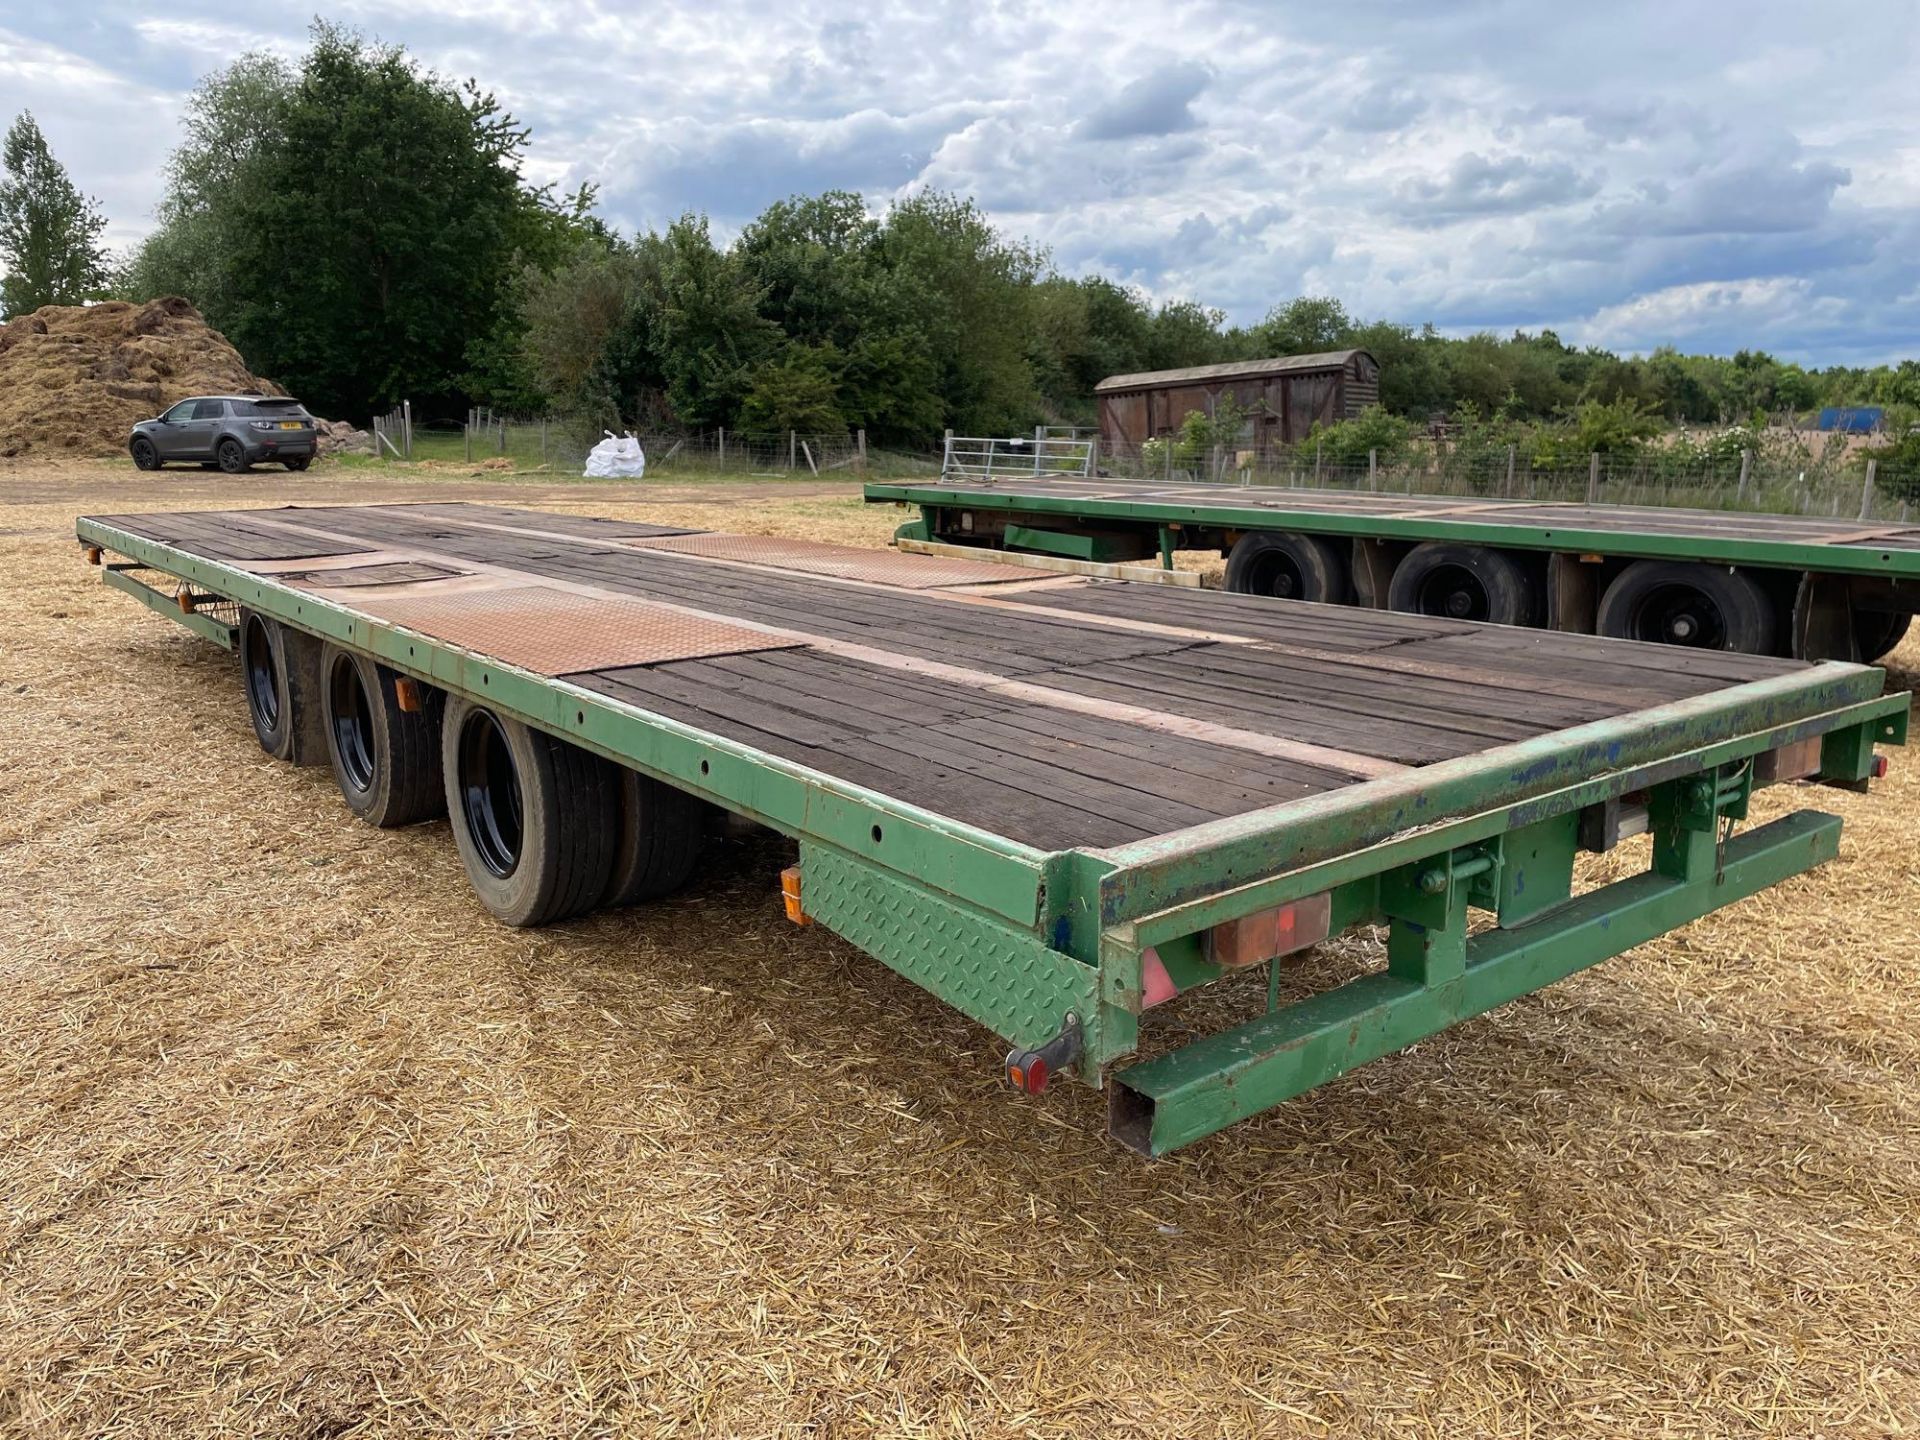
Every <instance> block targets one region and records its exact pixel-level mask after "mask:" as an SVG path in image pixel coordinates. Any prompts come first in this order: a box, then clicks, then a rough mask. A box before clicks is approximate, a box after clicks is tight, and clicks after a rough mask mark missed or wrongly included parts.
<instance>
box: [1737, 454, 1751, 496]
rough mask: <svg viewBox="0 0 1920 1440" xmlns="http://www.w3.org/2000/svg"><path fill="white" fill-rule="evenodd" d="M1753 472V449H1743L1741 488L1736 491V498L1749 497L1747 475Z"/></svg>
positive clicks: (1741, 455)
mask: <svg viewBox="0 0 1920 1440" xmlns="http://www.w3.org/2000/svg"><path fill="white" fill-rule="evenodd" d="M1752 473H1753V451H1751V450H1742V451H1741V452H1740V488H1739V489H1738V490H1737V491H1735V492H1734V498H1735V499H1736V500H1742V501H1744V500H1745V499H1746V498H1747V477H1748V476H1749V475H1751V474H1752Z"/></svg>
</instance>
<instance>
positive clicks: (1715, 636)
mask: <svg viewBox="0 0 1920 1440" xmlns="http://www.w3.org/2000/svg"><path fill="white" fill-rule="evenodd" d="M1598 629H1599V632H1600V633H1601V634H1602V635H1608V636H1612V637H1613V638H1614V639H1616V640H1647V641H1652V642H1653V643H1655V644H1659V645H1690V646H1692V647H1694V648H1695V649H1699V650H1738V651H1740V652H1741V653H1742V654H1746V655H1771V654H1773V653H1774V642H1775V638H1776V636H1777V635H1778V633H1779V626H1778V623H1777V622H1776V620H1775V617H1774V607H1773V601H1772V600H1770V599H1769V598H1768V597H1767V592H1766V591H1765V590H1762V589H1761V588H1760V586H1759V585H1758V584H1757V583H1756V582H1755V581H1754V579H1753V577H1752V576H1750V575H1746V574H1743V573H1742V572H1740V571H1738V570H1729V569H1726V568H1725V567H1722V566H1718V565H1702V564H1698V563H1695V562H1690V561H1685V560H1636V561H1635V562H1634V563H1633V564H1631V565H1629V566H1627V568H1626V569H1624V570H1622V571H1621V572H1620V573H1619V575H1617V576H1615V577H1614V581H1613V583H1612V584H1611V585H1609V586H1608V587H1607V592H1606V594H1604V595H1602V596H1601V597H1600V612H1599V619H1598Z"/></svg>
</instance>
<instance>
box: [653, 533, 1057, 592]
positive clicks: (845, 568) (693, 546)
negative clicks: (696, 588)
mask: <svg viewBox="0 0 1920 1440" xmlns="http://www.w3.org/2000/svg"><path fill="white" fill-rule="evenodd" d="M628 543H629V544H630V545H631V546H632V547H633V548H634V549H636V550H666V551H671V552H672V553H673V554H676V555H697V556H700V557H701V558H703V559H707V560H731V561H734V562H736V563H739V564H744V565H764V566H766V567H768V568H769V569H773V570H797V571H800V572H801V573H803V574H807V575H831V576H833V577H834V578H836V579H840V580H864V581H867V582H868V583H870V584H875V585H893V586H897V587H898V588H900V589H902V590H934V589H938V588H939V587H941V586H944V585H1005V584H1008V583H1009V582H1011V581H1015V580H1031V579H1032V578H1033V576H1032V574H1031V573H1030V572H1022V571H1020V570H1018V569H1015V568H1013V567H1010V566H1006V565H998V564H995V563H994V562H993V561H991V560H958V559H950V558H944V557H942V558H938V559H936V558H934V557H932V556H921V555H902V554H900V553H899V552H898V551H896V550H861V549H856V548H855V547H853V546H851V545H827V544H824V543H822V542H820V541H817V540H782V539H777V538H775V537H773V536H769V535H726V534H707V535H680V536H669V537H663V538H661V539H658V540H634V541H629V542H628Z"/></svg>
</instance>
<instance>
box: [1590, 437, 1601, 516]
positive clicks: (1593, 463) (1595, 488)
mask: <svg viewBox="0 0 1920 1440" xmlns="http://www.w3.org/2000/svg"><path fill="white" fill-rule="evenodd" d="M1599 498H1600V452H1599V451H1598V450H1595V451H1592V452H1591V453H1589V454H1588V456H1587V504H1589V505H1591V504H1593V503H1594V502H1595V501H1596V500H1598V499H1599Z"/></svg>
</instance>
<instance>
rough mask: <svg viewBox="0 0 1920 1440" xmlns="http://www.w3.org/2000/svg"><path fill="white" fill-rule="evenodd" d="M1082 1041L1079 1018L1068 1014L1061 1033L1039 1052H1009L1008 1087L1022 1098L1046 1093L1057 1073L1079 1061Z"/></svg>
mask: <svg viewBox="0 0 1920 1440" xmlns="http://www.w3.org/2000/svg"><path fill="white" fill-rule="evenodd" d="M1080 1041H1081V1033H1080V1017H1079V1016H1078V1015H1069V1016H1067V1023H1066V1024H1064V1025H1062V1026H1061V1027H1060V1033H1059V1034H1058V1035H1056V1036H1054V1037H1053V1039H1051V1040H1049V1041H1048V1042H1047V1043H1046V1044H1044V1045H1042V1046H1041V1047H1040V1048H1039V1049H1038V1050H1009V1051H1008V1052H1007V1084H1009V1085H1011V1086H1012V1087H1013V1088H1014V1089H1016V1090H1018V1091H1020V1092H1021V1093H1022V1094H1023V1095H1039V1094H1041V1093H1043V1092H1044V1091H1045V1090H1046V1088H1047V1082H1048V1081H1049V1080H1051V1079H1052V1078H1053V1072H1054V1071H1056V1070H1058V1069H1060V1068H1061V1067H1062V1066H1063V1065H1071V1064H1072V1063H1073V1062H1074V1061H1075V1060H1078V1059H1079V1058H1080Z"/></svg>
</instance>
